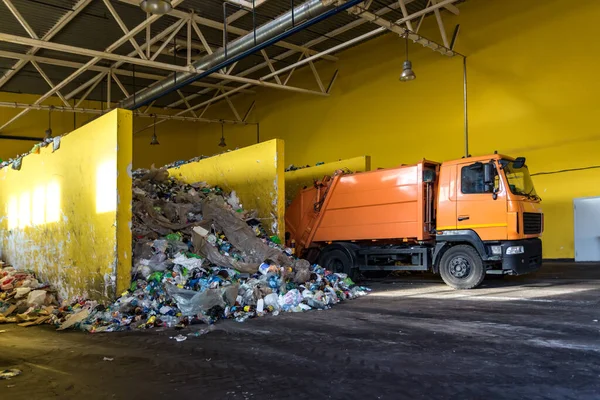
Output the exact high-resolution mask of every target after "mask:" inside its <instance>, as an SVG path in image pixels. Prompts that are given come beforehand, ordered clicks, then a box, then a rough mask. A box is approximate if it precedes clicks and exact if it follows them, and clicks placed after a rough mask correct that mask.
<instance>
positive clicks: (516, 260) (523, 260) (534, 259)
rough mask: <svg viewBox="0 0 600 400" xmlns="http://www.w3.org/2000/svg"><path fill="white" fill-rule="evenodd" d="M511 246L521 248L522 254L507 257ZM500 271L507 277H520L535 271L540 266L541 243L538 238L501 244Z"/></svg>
mask: <svg viewBox="0 0 600 400" xmlns="http://www.w3.org/2000/svg"><path fill="white" fill-rule="evenodd" d="M511 246H523V250H524V252H523V253H522V254H512V255H507V254H506V249H508V248H509V247H511ZM502 254H503V256H502V270H503V271H504V273H505V274H509V275H522V274H528V273H530V272H534V271H537V270H538V269H540V267H541V266H542V241H541V240H540V239H538V238H535V239H524V240H511V241H506V242H502Z"/></svg>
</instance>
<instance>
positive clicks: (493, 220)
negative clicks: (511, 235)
mask: <svg viewBox="0 0 600 400" xmlns="http://www.w3.org/2000/svg"><path fill="white" fill-rule="evenodd" d="M491 165H492V169H491V171H492V182H493V183H492V184H489V185H486V184H485V176H484V175H485V172H484V170H485V168H484V164H483V163H482V162H469V163H463V164H459V165H458V170H457V178H458V182H457V188H456V189H457V190H456V193H457V196H456V218H457V228H458V229H472V230H474V231H475V232H477V234H478V235H479V237H480V238H481V239H482V240H506V239H507V202H506V201H507V198H506V190H505V188H504V187H503V184H502V180H501V179H499V178H498V172H497V167H496V165H495V163H492V164H491ZM494 192H496V193H495V195H494Z"/></svg>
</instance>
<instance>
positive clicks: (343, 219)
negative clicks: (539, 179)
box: [285, 154, 544, 289]
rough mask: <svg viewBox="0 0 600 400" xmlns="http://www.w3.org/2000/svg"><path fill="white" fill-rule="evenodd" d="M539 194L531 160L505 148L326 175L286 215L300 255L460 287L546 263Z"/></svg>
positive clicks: (351, 269)
mask: <svg viewBox="0 0 600 400" xmlns="http://www.w3.org/2000/svg"><path fill="white" fill-rule="evenodd" d="M540 202H541V199H540V197H539V196H538V195H537V194H536V192H535V188H534V186H533V182H532V180H531V176H530V174H529V171H528V169H527V166H526V165H525V158H523V157H519V158H516V159H515V158H511V157H507V156H503V155H500V154H493V155H489V156H483V157H467V158H462V159H459V160H453V161H447V162H443V163H438V162H433V161H427V160H423V161H421V162H419V163H418V164H415V165H402V166H400V167H397V168H390V169H379V170H375V171H369V172H361V173H353V174H344V173H338V174H334V175H333V176H327V177H325V178H324V179H323V180H322V181H319V182H315V184H314V186H313V187H309V188H305V189H303V190H302V191H301V192H300V193H298V195H297V196H296V198H295V199H294V200H293V202H292V203H291V204H290V206H289V207H288V209H287V211H286V216H285V224H286V225H285V226H286V240H288V241H289V242H291V243H295V248H296V253H297V254H298V255H301V256H303V257H304V258H307V259H308V260H310V261H312V262H318V263H319V264H320V265H322V266H323V267H325V268H327V269H329V270H332V271H335V272H344V273H347V274H348V275H350V276H351V277H356V276H357V274H358V273H359V271H384V270H387V271H433V272H434V273H437V274H440V275H441V277H442V279H443V280H444V282H446V284H448V285H449V286H451V287H453V288H455V289H472V288H475V287H477V286H479V285H480V284H481V282H482V281H483V279H484V277H485V276H486V274H509V275H521V274H525V273H529V272H533V271H536V270H537V269H539V268H540V267H541V264H542V241H541V239H540V237H541V235H542V231H543V229H544V217H543V214H542V210H541V206H540Z"/></svg>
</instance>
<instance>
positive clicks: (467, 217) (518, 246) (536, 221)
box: [436, 154, 543, 286]
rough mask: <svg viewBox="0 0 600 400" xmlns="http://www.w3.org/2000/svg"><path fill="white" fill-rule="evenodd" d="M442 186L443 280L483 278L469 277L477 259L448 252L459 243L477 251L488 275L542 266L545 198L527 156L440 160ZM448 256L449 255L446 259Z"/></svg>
mask: <svg viewBox="0 0 600 400" xmlns="http://www.w3.org/2000/svg"><path fill="white" fill-rule="evenodd" d="M438 188H439V192H438V193H437V198H436V203H437V213H436V216H437V218H436V242H437V244H436V247H437V249H438V252H437V254H436V257H439V261H440V262H439V263H438V264H437V270H438V271H439V272H440V273H441V274H442V277H443V278H444V280H445V281H447V282H448V281H449V282H451V284H452V286H463V285H465V286H470V285H471V284H472V283H474V282H476V281H477V280H479V279H482V278H481V277H472V279H474V281H473V282H470V279H467V276H468V275H469V274H470V272H471V271H470V269H471V267H472V265H470V264H472V262H473V261H472V260H469V258H468V257H466V256H465V255H464V254H463V253H465V252H464V251H463V252H462V253H461V254H462V255H461V254H457V255H456V256H452V254H453V253H459V252H458V251H457V250H456V249H454V250H453V251H452V254H449V255H448V254H445V253H446V252H447V251H448V250H450V249H451V248H452V247H455V246H456V245H457V244H459V243H463V244H464V245H468V246H470V247H471V248H472V249H474V250H476V251H477V253H478V254H479V256H480V257H481V259H482V261H483V264H484V268H485V271H486V273H488V274H510V275H521V274H525V273H528V272H532V271H535V270H537V269H539V268H540V266H541V262H542V244H541V240H540V239H539V237H540V235H541V234H542V231H543V214H542V210H541V206H540V201H541V199H540V197H539V196H538V195H537V193H536V191H535V187H534V185H533V181H532V179H531V176H530V174H529V170H528V169H527V166H526V165H525V159H524V158H517V159H513V158H511V157H508V156H504V155H499V154H494V155H493V156H485V157H469V158H463V159H460V160H455V161H450V162H445V163H442V164H441V166H440V170H439V185H438ZM464 249H465V248H464V247H463V250H464ZM444 255H446V258H448V257H449V256H451V259H447V260H444V262H442V257H443V256H444ZM467 281H468V282H467Z"/></svg>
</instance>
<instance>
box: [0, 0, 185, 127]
mask: <svg viewBox="0 0 600 400" xmlns="http://www.w3.org/2000/svg"><path fill="white" fill-rule="evenodd" d="M182 1H183V0H173V6H174V7H175V6H177V5H179V4H180V3H181V2H182ZM160 17H161V15H153V16H151V17H150V18H148V19H147V20H145V21H144V22H142V23H141V24H139V25H138V26H136V27H135V28H133V29H132V30H130V31H129V34H127V35H124V36H122V37H121V38H120V39H119V40H117V41H116V42H114V43H113V44H112V45H110V46H108V48H107V49H106V51H105V53H110V52H112V51H114V50H115V49H117V48H119V47H120V46H121V45H122V44H123V43H125V42H126V41H128V40H129V38H130V37H134V36H135V35H137V34H138V33H139V32H141V31H142V30H143V29H144V28H145V27H146V25H147V24H149V23H152V22H154V21H156V20H157V19H158V18H160ZM23 39H26V38H23ZM30 40H34V39H30ZM36 42H37V43H40V42H41V44H44V45H47V44H48V43H49V42H44V41H40V40H36ZM40 47H44V46H40ZM100 60H101V58H99V57H94V58H92V59H91V60H90V61H88V62H87V63H85V64H84V65H83V66H82V67H80V68H79V69H78V70H76V71H75V72H73V73H72V74H71V75H69V76H68V77H67V78H66V79H64V80H63V81H62V82H60V83H59V84H57V85H56V86H54V88H53V89H51V90H50V91H49V92H46V93H45V94H44V95H42V96H41V97H40V98H39V99H37V100H36V101H35V103H34V104H35V105H39V104H40V103H42V102H43V101H44V100H46V99H47V98H49V97H50V96H52V95H53V94H55V93H56V92H57V91H59V90H61V89H62V88H63V87H65V86H66V85H68V84H69V83H71V82H72V81H73V80H74V79H75V78H77V77H78V76H79V75H81V74H82V73H84V72H85V71H87V70H88V69H89V67H91V66H92V65H94V64H96V63H97V62H98V61H100ZM29 110H30V108H26V109H24V110H23V111H21V112H20V113H19V114H17V115H15V116H14V117H13V118H11V119H10V120H9V121H7V122H6V123H4V124H3V125H2V126H0V131H2V130H3V129H5V128H6V127H7V126H9V125H10V124H12V123H13V122H15V121H16V120H18V119H19V118H21V117H22V116H24V115H26V114H27V113H28V112H29Z"/></svg>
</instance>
